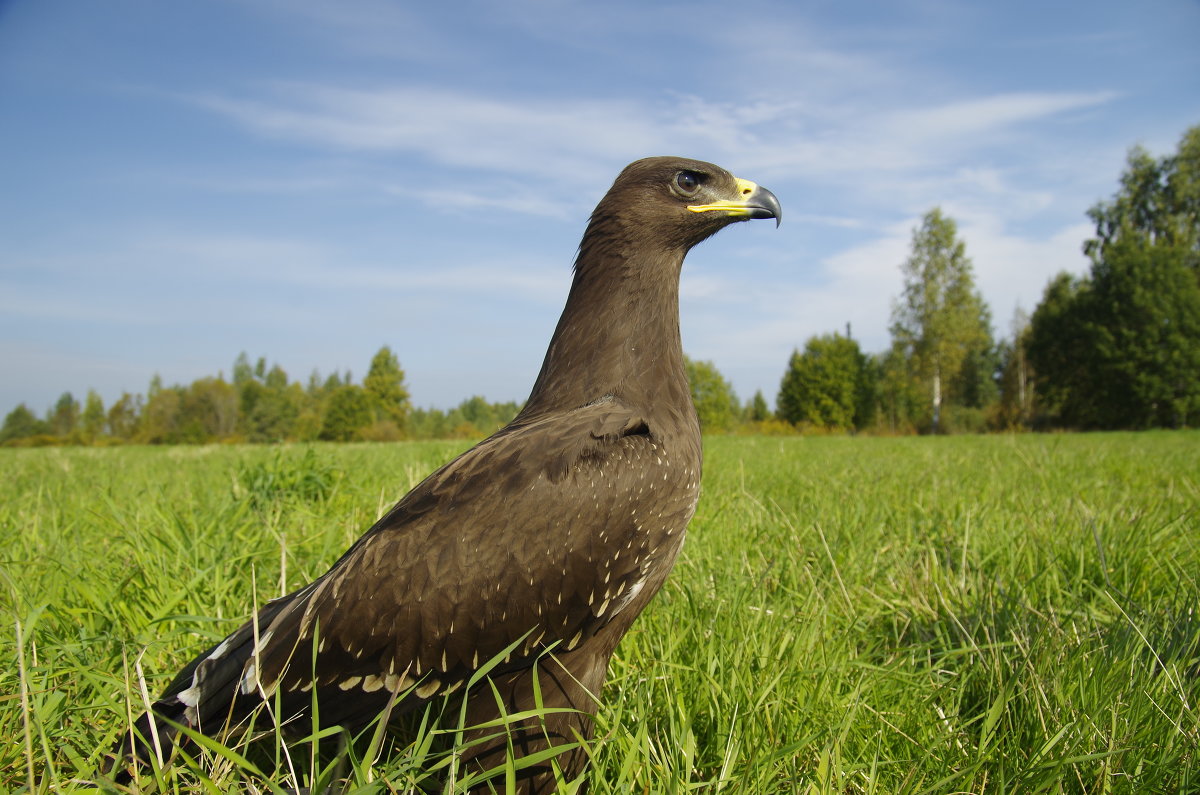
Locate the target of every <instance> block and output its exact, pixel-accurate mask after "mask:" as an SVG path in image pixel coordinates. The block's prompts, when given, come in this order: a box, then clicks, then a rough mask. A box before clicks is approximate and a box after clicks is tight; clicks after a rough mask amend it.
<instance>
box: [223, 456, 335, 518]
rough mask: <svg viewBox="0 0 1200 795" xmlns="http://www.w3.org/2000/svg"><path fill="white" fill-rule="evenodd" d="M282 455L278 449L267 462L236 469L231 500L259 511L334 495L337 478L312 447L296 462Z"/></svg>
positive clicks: (330, 467) (292, 458)
mask: <svg viewBox="0 0 1200 795" xmlns="http://www.w3.org/2000/svg"><path fill="white" fill-rule="evenodd" d="M285 452H286V451H285V450H284V449H280V450H277V451H276V452H275V455H274V457H273V458H271V459H270V460H267V461H258V462H255V463H252V464H243V465H241V466H239V467H238V472H237V476H236V478H235V479H234V487H233V493H234V497H235V498H236V499H243V500H249V501H250V504H251V505H252V506H253V507H254V508H255V509H257V510H262V509H265V508H268V507H270V506H271V505H274V504H278V503H282V502H285V501H287V500H295V501H300V502H322V501H324V500H326V499H327V498H328V497H329V495H330V494H332V493H333V488H334V486H335V485H336V482H337V479H338V472H337V470H336V469H334V467H333V465H331V464H329V463H328V462H326V461H322V460H321V459H319V458H318V457H317V454H316V452H315V451H314V450H313V448H311V447H310V448H308V449H307V450H305V451H304V455H303V456H302V457H301V458H299V459H296V458H295V457H294V456H289V455H286V454H285Z"/></svg>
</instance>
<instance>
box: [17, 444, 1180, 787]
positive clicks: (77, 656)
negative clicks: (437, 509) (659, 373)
mask: <svg viewBox="0 0 1200 795" xmlns="http://www.w3.org/2000/svg"><path fill="white" fill-rule="evenodd" d="M461 448H462V445H460V444H456V443H405V444H392V445H346V446H316V447H313V448H305V447H291V448H284V449H278V448H268V447H199V448H189V447H176V448H153V449H151V448H108V449H36V450H0V476H2V478H0V484H2V485H0V534H2V539H3V540H2V545H0V550H2V553H0V554H2V564H0V575H2V576H3V591H2V594H3V596H2V597H0V599H2V601H0V604H2V605H3V614H4V620H5V624H6V626H7V630H6V631H5V632H4V633H3V635H2V636H0V637H2V638H3V640H2V643H3V646H4V648H3V650H2V651H0V676H2V677H3V682H2V683H0V737H2V738H3V739H4V742H3V743H2V744H0V787H2V788H4V789H9V790H12V789H17V790H19V789H22V788H26V787H32V788H33V789H34V790H36V791H54V790H60V789H70V788H71V787H72V786H74V782H79V781H83V780H87V779H89V778H91V777H93V776H94V775H95V773H96V768H97V765H98V763H99V759H100V755H101V754H102V753H103V752H104V751H106V750H107V749H108V747H109V746H110V745H111V744H112V742H113V740H114V738H115V737H116V736H117V735H118V733H119V732H121V731H123V730H124V729H125V728H126V727H127V725H128V720H129V714H128V710H129V709H130V707H129V706H128V704H129V703H130V701H132V702H133V707H132V708H133V709H135V710H136V709H137V708H138V706H137V705H138V703H139V702H140V701H141V697H140V696H139V695H138V689H139V688H138V684H137V670H138V668H139V667H140V670H141V671H142V672H144V675H145V678H146V680H147V687H148V689H149V691H150V692H151V693H152V694H153V693H155V691H157V690H158V689H160V688H161V687H162V686H164V685H165V683H166V681H167V680H168V679H169V678H170V676H171V675H172V674H174V672H175V671H176V670H177V669H178V668H179V667H180V666H181V665H182V664H183V663H184V662H186V661H187V660H188V659H190V657H191V656H192V655H193V654H195V653H196V652H198V651H199V650H201V648H202V647H204V646H205V645H206V644H208V643H210V642H212V641H213V640H214V639H217V638H219V637H222V636H223V635H224V634H225V633H226V632H228V631H229V630H231V629H232V628H233V627H234V626H235V625H236V624H238V623H240V621H242V620H243V619H244V618H245V617H246V616H247V614H248V609H249V606H250V605H251V604H253V603H254V602H255V601H256V600H257V602H258V603H261V602H263V601H265V600H266V599H268V598H270V597H272V596H275V595H278V594H279V593H280V592H281V591H285V590H290V589H291V588H294V587H295V586H297V585H299V584H301V583H303V582H305V581H306V580H308V579H309V578H312V577H314V576H317V575H319V574H320V573H322V572H323V571H324V569H325V568H326V567H327V566H328V565H329V564H330V563H331V562H332V561H333V560H334V559H335V558H336V557H337V556H338V554H339V553H340V552H341V551H342V550H343V549H344V548H345V547H346V546H347V545H348V544H349V543H350V542H351V541H352V540H353V539H354V538H356V537H357V536H358V535H359V533H360V532H361V531H362V530H363V529H365V528H366V527H367V526H368V525H369V524H370V523H371V522H372V521H373V520H374V519H375V517H376V516H377V515H378V514H379V513H380V512H381V511H382V510H383V509H385V508H386V507H388V506H389V505H390V504H391V503H392V502H393V501H394V500H395V499H397V498H398V497H399V496H400V495H401V494H402V493H403V492H404V491H406V490H407V489H408V488H409V487H410V486H411V485H413V484H414V483H415V482H416V481H417V480H419V479H420V478H421V477H423V476H424V475H425V474H426V473H427V472H428V471H430V470H431V469H432V468H433V467H435V466H436V465H437V464H438V463H440V462H442V461H444V460H446V459H448V458H449V457H450V456H452V455H453V454H454V453H455V452H457V451H458V450H459V449H461ZM703 487H704V492H703V497H702V499H701V502H700V508H699V510H698V512H697V514H696V518H695V519H694V520H693V522H692V525H691V529H690V531H689V536H688V541H687V544H686V546H685V548H684V552H683V554H682V556H681V557H680V560H679V562H678V564H677V566H676V569H675V572H674V574H673V575H672V578H671V579H670V580H669V581H668V583H667V585H666V587H665V588H664V589H663V591H662V593H661V594H660V595H659V596H658V598H657V599H656V601H655V602H654V603H652V604H651V606H650V608H649V609H648V610H647V611H646V612H645V613H644V614H643V616H642V617H641V618H640V619H639V621H638V622H637V623H636V624H635V626H634V629H633V631H632V632H631V633H630V634H629V635H628V636H627V637H626V639H625V641H624V642H623V643H622V645H621V647H620V648H619V649H618V651H617V657H616V659H615V660H614V663H613V666H612V669H611V671H610V677H609V682H608V685H607V688H606V690H605V706H604V708H603V710H602V711H601V714H600V716H599V725H598V732H597V734H598V736H599V737H600V740H598V741H597V742H596V744H595V748H594V753H595V765H594V769H593V772H592V774H591V776H590V780H591V786H592V790H591V791H592V792H593V793H621V794H622V795H628V793H633V792H643V793H684V792H727V793H738V794H739V795H741V794H743V793H793V792H795V793H809V792H813V793H818V792H820V793H825V792H828V793H920V792H925V793H950V792H972V793H982V792H1005V793H1008V792H1012V793H1036V792H1088V793H1093V792H1095V793H1106V792H1113V793H1121V792H1164V793H1166V792H1198V791H1200V759H1198V748H1200V704H1198V702H1200V616H1198V615H1197V610H1198V609H1200V433H1196V432H1176V433H1143V434H1104V435H1055V436H1032V435H1029V436H1017V437H1009V436H993V437H951V438H903V439H856V438H798V437H792V438H740V437H718V438H710V439H707V440H706V470H705V474H704V481H703ZM419 757H420V749H415V750H414V749H413V748H408V749H404V748H401V749H396V750H395V751H393V753H392V754H391V756H390V757H388V758H385V759H383V760H382V761H380V762H379V763H377V764H375V765H371V764H368V763H367V762H358V763H355V764H352V765H351V770H350V773H349V776H350V780H351V785H350V787H349V789H350V790H352V791H363V792H369V791H381V792H387V791H399V792H406V791H409V789H408V784H407V783H406V782H408V781H409V780H410V776H412V775H413V771H414V770H415V769H417V768H418V767H419V765H420V763H421V759H420V758H419ZM289 775H290V774H289V773H288V770H287V766H286V765H283V766H282V768H281V769H280V771H279V772H277V773H276V774H274V775H273V776H270V777H267V778H259V777H256V776H254V775H252V774H250V773H247V772H245V771H243V770H239V769H238V768H237V767H236V766H232V765H229V764H225V765H224V766H223V767H222V766H221V765H218V766H217V769H210V770H208V771H207V772H206V773H205V774H204V776H209V777H211V781H210V782H209V783H206V781H205V778H204V777H203V776H201V775H199V774H197V773H196V772H195V771H189V770H184V769H178V768H177V769H175V770H174V771H172V772H169V773H166V774H164V776H163V778H162V780H161V782H160V786H161V787H162V788H163V789H166V790H167V791H181V792H182V791H190V790H192V789H194V788H200V787H202V786H203V787H205V788H208V789H209V790H210V791H227V790H229V789H233V788H235V787H236V788H243V789H248V790H258V791H268V790H270V789H272V788H274V787H277V786H279V785H283V786H295V785H296V782H295V781H294V780H292V779H290V778H289ZM301 783H303V782H301Z"/></svg>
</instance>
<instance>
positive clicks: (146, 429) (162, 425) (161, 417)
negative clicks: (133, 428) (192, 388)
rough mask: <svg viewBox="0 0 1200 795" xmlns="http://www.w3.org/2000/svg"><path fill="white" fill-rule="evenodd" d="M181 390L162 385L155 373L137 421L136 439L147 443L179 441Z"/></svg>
mask: <svg viewBox="0 0 1200 795" xmlns="http://www.w3.org/2000/svg"><path fill="white" fill-rule="evenodd" d="M182 403H183V390H182V389H181V388H180V387H177V386H171V387H164V386H163V385H162V379H161V378H159V377H158V376H157V375H155V376H154V378H152V379H151V381H150V388H149V389H148V390H147V393H146V405H145V406H144V407H143V409H142V416H141V420H140V422H139V423H138V435H137V438H138V441H141V442H145V443H148V444H173V443H176V442H178V441H180V437H181V433H180V405H181V404H182Z"/></svg>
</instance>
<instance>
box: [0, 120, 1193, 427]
mask: <svg viewBox="0 0 1200 795" xmlns="http://www.w3.org/2000/svg"><path fill="white" fill-rule="evenodd" d="M1088 216H1089V217H1090V218H1091V219H1092V221H1093V222H1094V223H1095V225H1096V236H1095V237H1094V238H1091V239H1089V240H1087V241H1085V242H1084V251H1085V253H1086V254H1087V256H1088V257H1089V258H1090V260H1091V267H1090V271H1089V273H1088V274H1086V275H1084V276H1082V277H1075V276H1072V275H1070V274H1067V273H1060V274H1059V275H1057V276H1056V277H1054V278H1053V279H1052V280H1051V281H1050V283H1049V284H1048V285H1047V287H1046V289H1045V292H1044V294H1043V296H1042V299H1041V301H1040V303H1039V304H1038V305H1037V307H1036V308H1035V309H1034V311H1033V313H1032V315H1026V314H1025V313H1024V312H1022V311H1021V310H1019V309H1018V310H1017V312H1016V313H1015V316H1014V317H1013V320H1012V327H1011V335H1010V336H1008V337H1006V338H1002V339H1000V340H997V339H996V338H995V336H994V334H993V330H992V317H991V312H990V309H989V308H988V306H987V304H986V303H985V302H984V300H983V298H982V296H981V295H980V293H979V291H978V290H977V289H976V287H975V282H974V272H973V266H972V263H971V260H970V258H969V257H968V256H967V252H966V243H965V242H964V241H963V240H961V239H960V238H959V236H958V228H957V225H956V224H955V222H954V220H953V219H952V218H950V217H948V216H946V215H944V214H943V213H942V212H941V210H940V209H938V208H934V209H932V210H930V211H929V212H928V213H926V215H925V216H924V218H923V219H922V221H921V224H920V225H919V226H918V227H917V228H916V229H915V230H914V231H913V236H912V247H911V253H910V255H909V257H908V259H907V260H906V261H905V262H904V263H902V265H901V270H902V273H903V275H904V285H903V289H902V291H901V295H900V296H898V297H897V298H896V299H895V301H894V304H893V307H892V315H891V326H890V332H891V337H892V343H891V346H890V347H889V348H888V349H887V350H885V351H883V352H878V353H865V352H864V351H863V350H862V349H861V347H860V346H859V344H858V342H857V341H856V340H854V339H853V338H852V337H851V333H850V329H849V327H847V329H846V333H845V334H842V333H840V332H832V333H828V334H823V335H818V336H815V337H812V338H810V339H809V340H808V341H807V342H806V343H805V344H804V348H803V350H799V349H797V350H796V351H794V352H793V354H792V355H791V357H790V359H789V361H788V362H787V365H786V367H785V369H784V374H783V377H782V380H781V383H780V387H779V391H778V394H777V395H776V399H775V409H774V411H772V410H771V408H770V407H769V406H768V404H767V400H766V398H765V397H764V396H763V394H762V392H761V391H759V392H756V393H755V395H754V396H753V397H752V398H751V399H750V400H748V401H746V402H745V403H742V402H741V401H740V400H739V399H738V397H737V395H736V394H735V393H734V390H733V387H732V386H731V385H730V383H729V381H727V380H726V379H725V378H724V376H722V375H721V373H720V372H719V371H718V370H717V368H716V366H715V365H714V364H713V363H712V362H707V361H694V360H691V359H687V361H686V368H687V373H688V380H689V382H690V384H691V388H692V397H693V400H694V402H695V404H696V409H697V413H698V414H699V415H700V421H701V425H702V426H703V427H704V429H705V431H707V432H710V433H712V432H733V431H740V432H752V433H795V432H821V433H824V432H850V431H854V432H875V433H955V432H982V431H987V430H1014V429H1034V430H1042V429H1053V428H1068V429H1084V430H1086V429H1115V428H1156V427H1172V428H1174V427H1184V426H1192V425H1195V424H1196V423H1197V421H1200V127H1193V128H1191V129H1190V130H1188V131H1187V132H1186V133H1185V134H1184V136H1183V138H1182V140H1181V142H1180V145H1179V149H1178V151H1177V152H1175V153H1173V154H1171V155H1168V156H1165V157H1162V158H1158V159H1155V158H1153V157H1151V156H1150V154H1149V153H1147V152H1146V151H1144V150H1143V149H1141V148H1136V147H1135V148H1134V149H1133V150H1132V151H1131V152H1130V154H1129V158H1128V162H1127V166H1126V169H1125V172H1124V173H1123V174H1122V176H1121V180H1120V187H1119V189H1118V191H1117V192H1116V194H1115V195H1114V197H1113V198H1112V199H1111V200H1109V201H1102V202H1099V203H1097V204H1096V205H1095V206H1093V207H1092V208H1091V209H1090V210H1088ZM520 408H521V407H520V404H518V403H516V402H512V401H510V402H504V403H489V402H488V401H487V400H485V399H484V398H482V397H478V396H476V397H471V398H468V399H467V400H464V401H463V402H462V403H460V404H459V405H458V406H456V407H454V408H452V409H450V410H442V409H435V408H429V409H420V408H414V407H413V406H412V404H411V400H410V396H409V391H408V388H407V385H406V384H405V379H404V371H403V369H401V367H400V363H399V361H398V359H397V357H396V355H395V353H393V352H392V350H391V349H390V348H389V347H387V346H384V347H383V348H381V349H380V350H379V351H378V352H377V353H376V354H375V356H374V357H373V358H372V359H371V362H370V366H369V367H368V370H367V375H366V376H365V377H364V378H363V380H362V383H361V384H356V383H354V382H353V380H352V378H351V374H350V373H349V372H346V373H344V374H339V373H333V374H331V375H329V376H327V377H324V378H322V377H321V376H320V375H319V374H318V373H316V372H315V371H314V372H313V374H312V375H311V376H310V378H309V379H308V381H307V383H303V384H302V383H300V382H299V381H292V380H291V379H290V378H289V377H288V375H287V373H286V372H284V370H283V369H282V368H280V367H279V366H278V365H273V366H270V367H268V366H267V362H266V359H265V358H260V359H258V361H257V362H256V363H255V364H253V365H252V364H251V363H250V360H249V357H248V356H247V355H246V354H245V353H242V354H241V355H240V356H238V357H237V359H236V361H235V362H234V365H233V370H232V379H231V380H229V381H227V380H225V378H224V376H223V375H217V376H215V377H211V376H210V377H205V378H200V379H197V380H196V381H193V382H192V383H191V384H189V385H187V386H183V385H175V386H164V385H163V384H162V381H161V379H159V378H158V377H157V376H155V377H154V379H153V380H152V381H151V383H150V385H149V388H148V389H147V391H146V393H145V395H142V394H131V393H125V394H123V395H122V396H121V397H120V398H119V399H118V400H117V401H115V402H114V403H113V404H112V405H111V406H109V407H107V408H106V407H105V406H104V403H103V401H102V399H101V397H100V395H99V394H97V393H96V392H95V391H94V390H90V391H89V392H88V393H87V396H86V399H85V400H84V402H83V404H82V405H81V404H80V402H79V401H78V400H76V399H75V398H74V397H73V396H72V394H71V393H69V392H68V393H64V394H63V395H62V397H60V398H59V400H58V401H57V402H56V403H55V405H54V406H52V407H51V408H50V409H49V410H48V411H47V412H46V413H45V415H44V416H41V417H39V416H38V415H36V414H35V413H34V412H33V411H32V410H31V409H29V408H28V407H27V406H26V405H24V404H21V405H19V406H17V407H16V408H15V409H13V410H12V411H11V412H10V413H9V414H8V415H7V417H6V418H5V420H4V425H3V427H0V444H6V445H31V444H99V443H122V442H134V443H143V444H181V443H204V442H213V441H243V442H277V441H315V440H329V441H352V440H361V441H391V440H397V439H425V438H456V437H460V438H472V437H479V436H484V435H486V434H489V433H491V432H493V431H495V430H496V429H498V428H500V427H501V426H503V425H504V424H505V423H506V422H508V421H509V420H510V419H511V418H512V417H514V416H515V415H516V414H517V412H518V411H519V410H520Z"/></svg>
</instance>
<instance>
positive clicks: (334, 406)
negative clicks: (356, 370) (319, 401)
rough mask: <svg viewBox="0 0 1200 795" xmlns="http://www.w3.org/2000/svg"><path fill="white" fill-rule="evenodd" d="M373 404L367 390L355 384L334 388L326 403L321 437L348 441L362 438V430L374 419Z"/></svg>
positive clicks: (336, 440) (327, 439)
mask: <svg viewBox="0 0 1200 795" xmlns="http://www.w3.org/2000/svg"><path fill="white" fill-rule="evenodd" d="M373 408H374V407H373V405H372V402H371V398H370V396H368V395H367V393H366V391H365V390H364V389H363V388H362V387H360V386H356V385H354V384H345V385H343V386H339V387H337V388H336V389H334V390H333V391H332V392H331V393H330V394H329V398H328V399H327V401H326V404H325V412H324V418H323V421H322V423H321V432H320V435H319V436H320V438H321V439H324V440H326V441H332V442H348V441H351V440H354V439H360V438H362V431H363V429H364V428H367V427H369V426H370V425H371V423H372V422H373V421H374V414H373Z"/></svg>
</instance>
